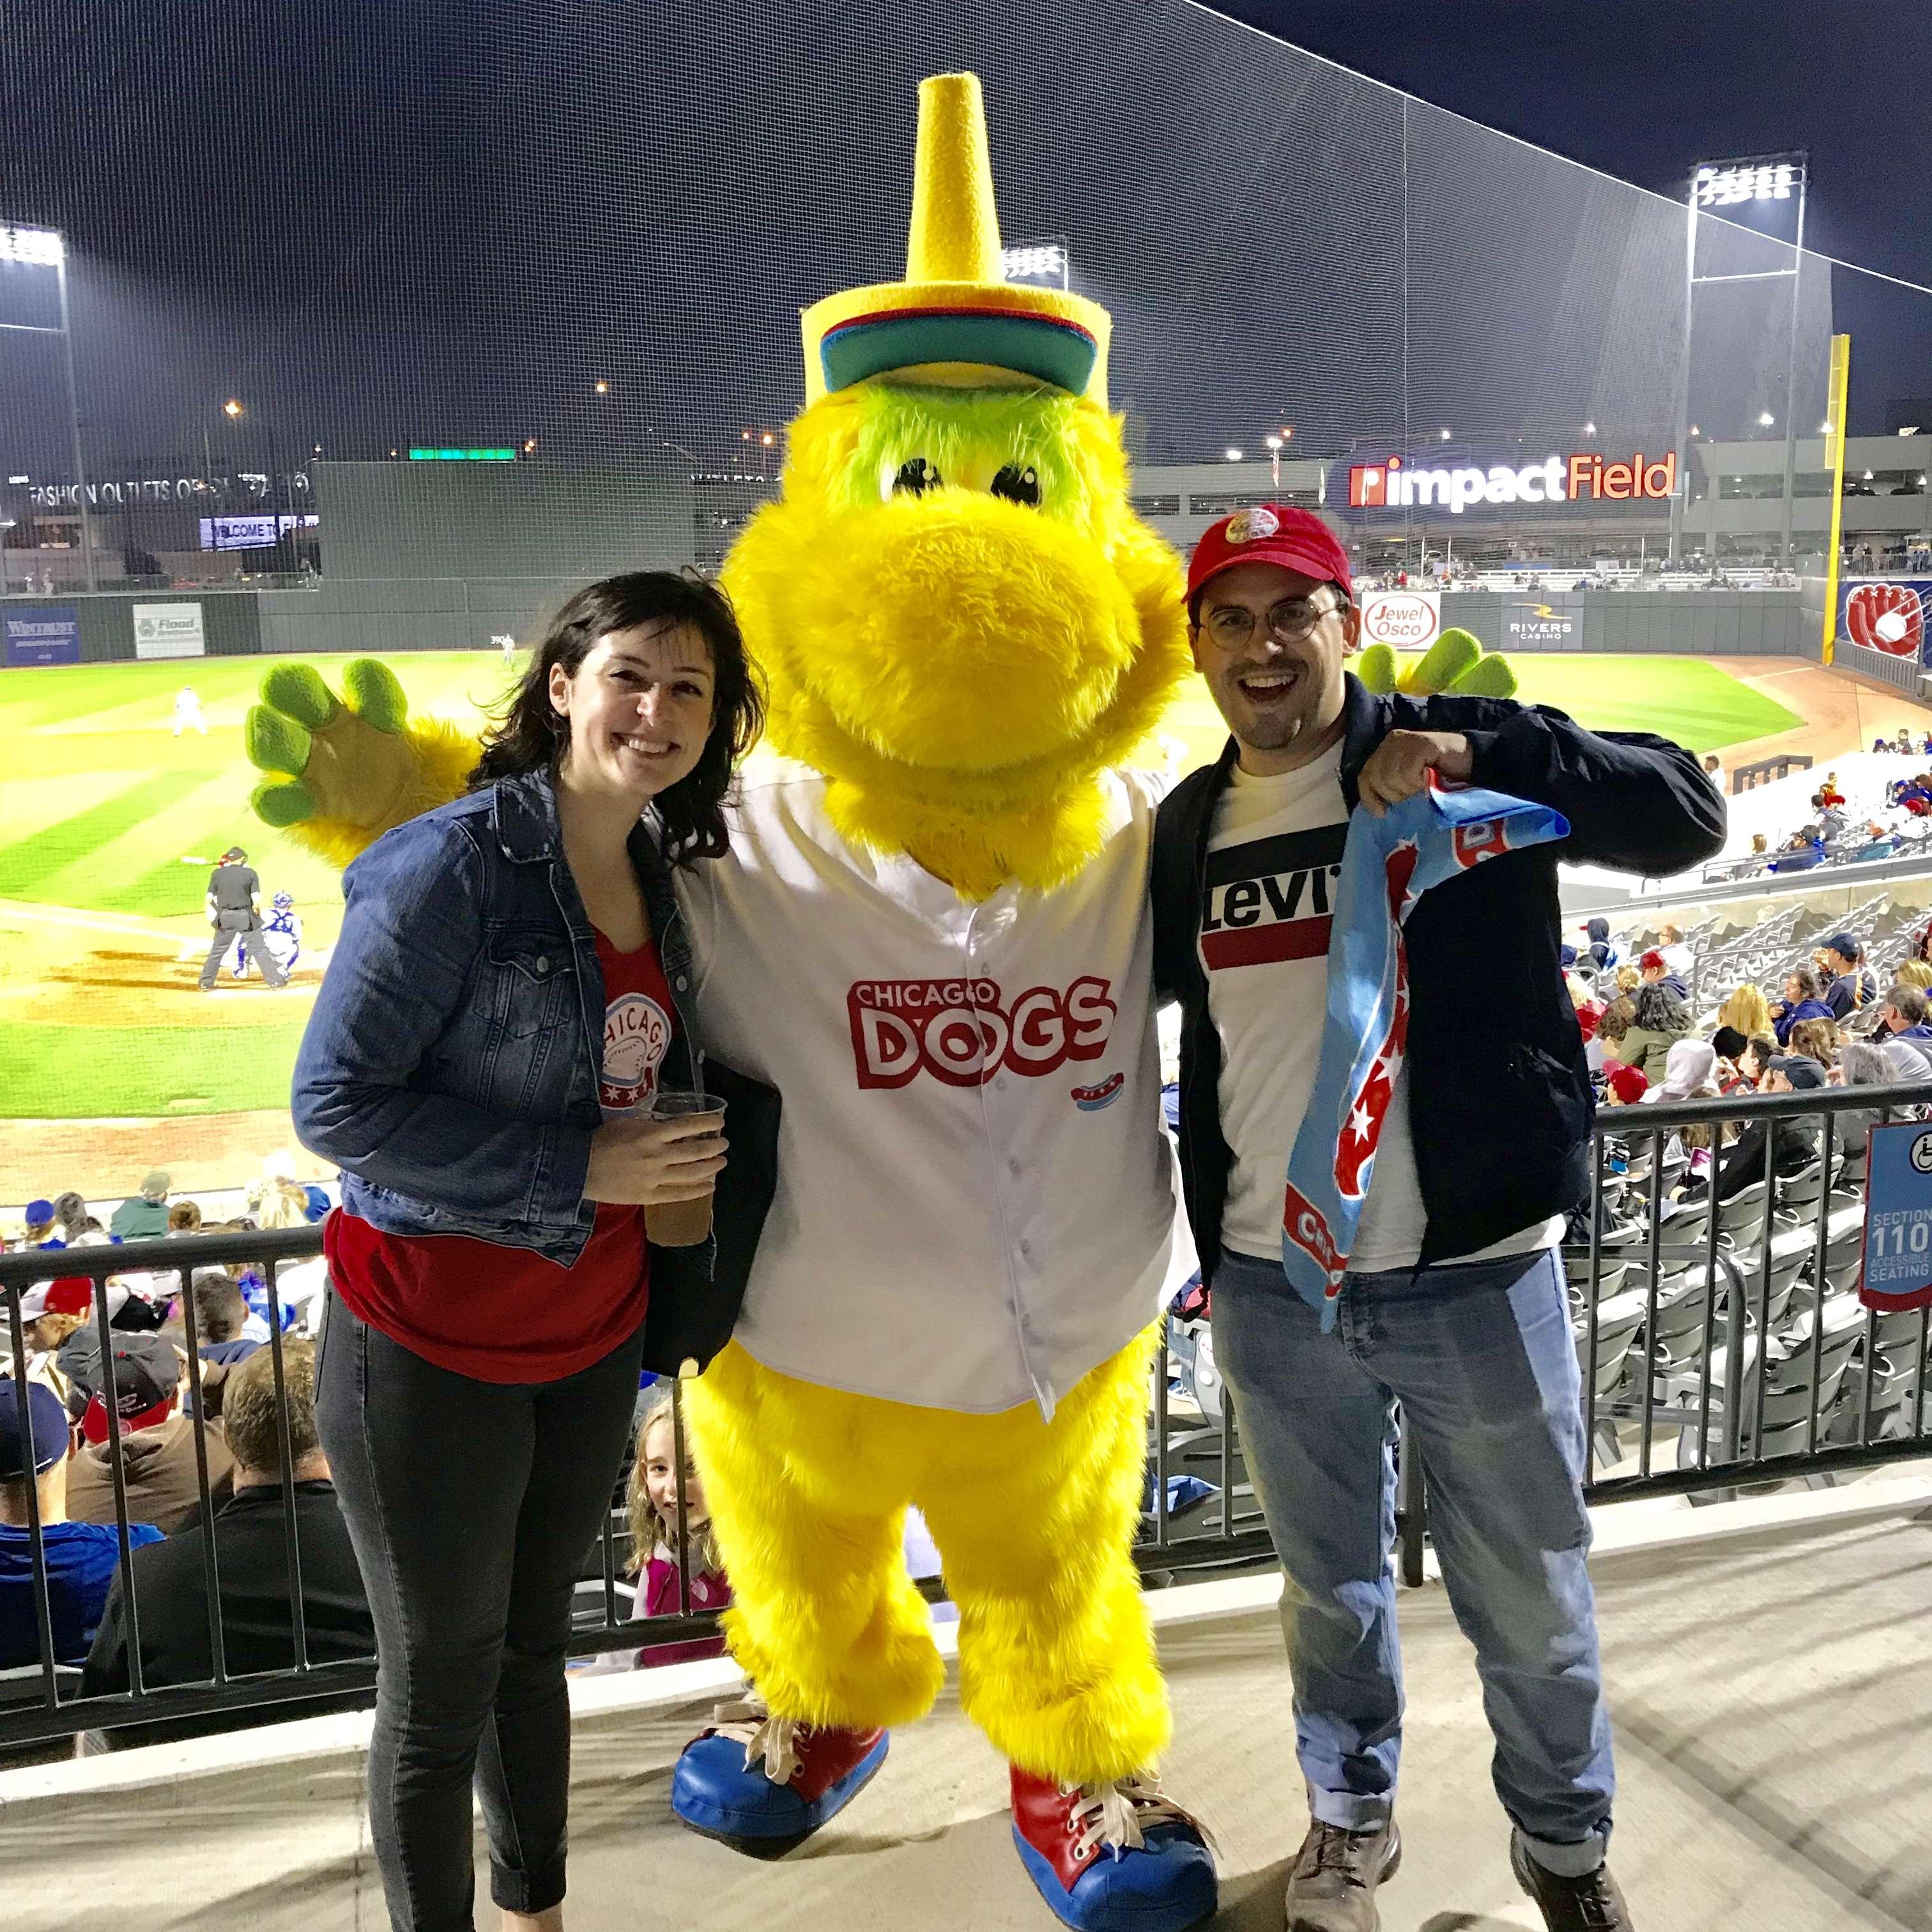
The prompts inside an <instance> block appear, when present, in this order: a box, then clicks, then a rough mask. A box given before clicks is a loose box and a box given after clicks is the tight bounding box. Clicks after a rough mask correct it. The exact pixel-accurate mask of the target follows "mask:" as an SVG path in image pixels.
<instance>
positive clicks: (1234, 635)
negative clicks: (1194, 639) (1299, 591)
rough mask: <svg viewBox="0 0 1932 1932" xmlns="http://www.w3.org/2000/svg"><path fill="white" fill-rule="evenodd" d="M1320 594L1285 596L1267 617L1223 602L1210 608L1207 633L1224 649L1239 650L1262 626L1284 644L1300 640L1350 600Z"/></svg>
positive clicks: (1269, 611) (1271, 608)
mask: <svg viewBox="0 0 1932 1932" xmlns="http://www.w3.org/2000/svg"><path fill="white" fill-rule="evenodd" d="M1320 598H1321V593H1320V592H1319V591H1318V592H1316V593H1315V594H1314V595H1312V596H1308V597H1284V598H1283V599H1282V600H1281V601H1280V603H1279V604H1271V605H1270V606H1269V607H1268V614H1267V616H1265V617H1258V616H1256V614H1255V613H1254V612H1253V611H1252V610H1246V609H1244V608H1243V607H1242V606H1241V605H1240V604H1222V605H1220V606H1219V607H1217V609H1215V610H1211V611H1209V612H1208V619H1207V628H1208V635H1209V636H1210V637H1212V638H1213V639H1214V641H1215V643H1217V644H1219V645H1220V646H1221V648H1222V649H1223V650H1229V651H1238V650H1239V649H1241V647H1242V646H1244V644H1247V643H1250V642H1251V641H1252V640H1253V637H1254V634H1255V631H1256V627H1257V626H1258V625H1259V626H1262V627H1264V628H1265V629H1266V630H1267V631H1268V634H1269V635H1270V636H1271V637H1279V638H1280V640H1281V641H1282V642H1283V643H1285V644H1298V643H1301V640H1302V639H1303V638H1304V637H1307V635H1308V634H1309V633H1310V631H1313V629H1314V628H1315V627H1316V625H1318V624H1319V623H1320V622H1321V621H1322V619H1323V618H1324V617H1325V616H1328V614H1329V613H1331V611H1335V610H1342V609H1343V608H1344V607H1345V606H1346V601H1347V600H1346V598H1344V599H1343V601H1342V602H1341V603H1326V602H1323V601H1320Z"/></svg>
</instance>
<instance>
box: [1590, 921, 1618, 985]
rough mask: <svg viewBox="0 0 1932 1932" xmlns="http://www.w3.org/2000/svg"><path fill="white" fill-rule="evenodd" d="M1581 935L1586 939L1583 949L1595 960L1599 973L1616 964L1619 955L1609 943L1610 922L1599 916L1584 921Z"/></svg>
mask: <svg viewBox="0 0 1932 1932" xmlns="http://www.w3.org/2000/svg"><path fill="white" fill-rule="evenodd" d="M1583 937H1584V938H1585V939H1586V941H1589V944H1587V945H1586V946H1585V947H1584V948H1583V950H1584V951H1585V952H1586V953H1588V954H1589V956H1590V958H1591V959H1592V960H1594V961H1595V962H1596V968H1597V971H1598V972H1599V973H1602V972H1605V971H1608V970H1609V969H1610V968H1612V967H1613V966H1615V965H1616V963H1617V961H1618V959H1619V958H1620V957H1621V956H1620V955H1619V953H1618V951H1617V949H1616V947H1614V946H1613V945H1612V944H1611V943H1610V921H1609V920H1608V919H1601V918H1599V919H1589V920H1587V921H1586V922H1585V924H1584V927H1583Z"/></svg>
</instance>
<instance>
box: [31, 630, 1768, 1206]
mask: <svg viewBox="0 0 1932 1932" xmlns="http://www.w3.org/2000/svg"><path fill="white" fill-rule="evenodd" d="M392 661H393V662H394V664H395V669H396V670H397V672H398V675H399V676H401V679H402V680H403V683H404V687H405V688H406V689H407V691H408V693H409V695H410V701H411V703H412V705H413V706H414V707H415V708H416V709H417V710H419V711H427V712H434V713H437V714H439V715H443V716H446V717H449V718H477V717H478V715H479V714H480V712H481V709H482V707H484V706H486V705H487V704H489V703H492V702H493V701H494V700H496V698H497V697H499V695H500V694H501V693H502V691H503V689H504V688H505V682H506V680H507V679H508V677H509V676H511V670H510V669H509V668H508V667H506V666H505V664H503V662H502V660H501V658H499V657H498V656H497V655H495V654H494V653H484V652H469V653H455V652H452V653H436V654H430V653H422V654H407V653H398V655H397V656H396V657H395V658H394V659H393V660H392ZM320 668H321V669H322V670H323V672H324V673H325V675H327V676H330V677H331V678H332V679H334V678H335V677H337V676H339V673H340V671H341V662H340V661H326V660H324V661H320ZM1517 670H1518V673H1519V675H1520V678H1521V679H1522V682H1523V695H1524V696H1525V697H1528V698H1530V699H1532V700H1535V701H1537V702H1540V703H1550V704H1554V705H1556V706H1559V707H1560V708H1561V709H1564V710H1565V711H1568V712H1571V714H1572V715H1574V716H1576V717H1577V718H1580V719H1581V720H1583V721H1584V722H1586V723H1588V724H1594V725H1596V726H1598V727H1602V728H1605V729H1619V728H1633V729H1643V730H1653V731H1659V732H1662V733H1665V734H1667V735H1668V736H1673V737H1675V738H1676V739H1679V741H1680V742H1683V743H1685V744H1687V745H1691V746H1692V747H1694V748H1696V749H1697V750H1699V751H1707V750H1718V749H1721V748H1724V747H1725V746H1727V745H1736V744H1739V743H1740V742H1744V741H1747V740H1757V739H1763V738H1766V737H1767V736H1771V735H1773V734H1776V733H1783V732H1786V731H1788V730H1793V728H1795V727H1798V726H1799V724H1801V723H1802V720H1801V719H1800V718H1799V717H1798V716H1797V715H1796V714H1794V713H1793V712H1792V711H1790V709H1787V708H1786V707H1785V706H1784V705H1781V704H1780V703H1778V702H1776V701H1775V700H1774V699H1772V697H1768V696H1766V695H1765V694H1763V693H1762V692H1760V691H1757V690H1754V689H1753V688H1751V686H1750V685H1748V684H1747V683H1745V682H1742V681H1740V679H1739V678H1738V677H1736V676H1732V675H1731V674H1730V673H1729V672H1727V670H1723V669H1721V668H1719V667H1718V666H1717V665H1716V664H1711V663H1707V662H1704V661H1697V660H1691V659H1682V658H1655V657H1630V658H1616V657H1587V658H1586V657H1568V656H1565V657H1556V656H1549V657H1537V656H1532V657H1526V658H1520V659H1518V660H1517ZM262 671H263V663H262V661H261V660H260V658H201V659H196V660H193V661H187V662H180V661H177V662H168V663H132V664H83V665H74V666H57V667H48V668H45V669H31V670H5V671H0V744H4V745H5V747H6V751H5V758H4V760H0V826H4V828H5V830H4V835H0V1202H6V1201H17V1200H18V1199H22V1198H23V1197H24V1196H26V1195H28V1194H30V1193H35V1192H39V1191H40V1190H43V1188H45V1187H47V1186H48V1185H49V1184H50V1181H51V1177H50V1176H49V1175H46V1174H45V1173H44V1172H43V1171H41V1169H40V1163H39V1162H38V1160H37V1159H36V1158H35V1157H34V1154H33V1152H32V1150H33V1148H34V1145H35V1142H36V1139H37V1136H36V1135H35V1133H34V1130H33V1128H32V1127H31V1126H30V1125H29V1124H34V1123H48V1124H52V1123H56V1122H59V1123H71V1124H80V1123H89V1124H99V1127H100V1130H101V1133H102V1134H104V1135H106V1136H107V1137H108V1138H110V1139H113V1140H115V1142H117V1143H118V1144H123V1145H124V1143H125V1140H126V1134H125V1131H124V1130H126V1129H127V1128H129V1127H131V1126H132V1125H133V1123H134V1122H136V1121H151V1122H154V1123H156V1124H157V1125H158V1124H160V1123H163V1122H168V1121H172V1122H174V1123H176V1124H177V1125H176V1127H175V1130H174V1133H173V1135H172V1140H173V1142H175V1144H177V1145H178V1144H179V1143H181V1142H183V1141H193V1142H195V1143H196V1144H197V1145H200V1146H202V1147H203V1148H205V1149H207V1150H209V1151H210V1157H211V1158H220V1149H221V1148H222V1146H223V1143H224V1142H225V1141H226V1139H228V1138H229V1136H228V1135H227V1134H226V1132H225V1130H224V1129H223V1125H222V1122H223V1120H224V1119H225V1118H226V1117H230V1116H242V1115H248V1116H250V1117H251V1118H252V1119H253V1120H254V1121H257V1123H259V1121H260V1118H262V1117H263V1116H270V1117H272V1116H274V1115H277V1114H278V1113H279V1112H281V1109H284V1106H285V1105H286V1102H287V1092H288V1082H289V1073H290V1067H291V1064H292V1063H293V1058H294V1055H295V1051H296V1043H297V1041H298V1040H299V1038H300V1037H301V1033H302V1024H303V1022H304V1020H305V1018H306V1016H307V1014H308V1008H309V1004H310V1001H311V998H312V997H313V995H314V989H315V987H316V986H317V983H319V981H320V977H321V971H322V968H323V965H325V964H326V958H327V949H328V947H329V944H330V943H331V942H332V941H333V939H334V938H335V932H336V929H337V926H338V919H339V906H340V895H339V891H338V880H337V877H336V875H335V874H334V873H333V872H332V871H331V870H330V869H329V868H328V867H326V866H325V865H323V864H322V863H320V862H319V861H317V860H316V859H312V858H311V857H309V856H308V854H306V853H304V852H303V851H302V850H300V849H299V847H296V845H295V844H293V843H292V842H291V841H290V840H288V839H287V838H284V836H282V835H281V834H279V833H276V832H271V831H269V829H266V827H265V826H262V825H260V824H259V823H257V822H256V821H255V820H254V818H253V817H252V816H251V814H250V812H249V811H248V793H249V792H250V790H251V787H252V785H253V783H254V773H253V772H252V771H251V769H250V767H249V766H248V763H247V761H246V760H245V757H243V754H242V719H243V718H244V716H245V714H246V712H247V711H248V706H249V705H250V704H251V703H252V702H253V701H254V696H255V690H256V686H257V683H258V682H259V680H260V676H261V674H262ZM184 685H191V686H192V687H193V690H194V691H195V692H196V694H198V696H199V699H200V700H201V710H202V718H203V720H204V721H205V727H206V728H205V733H202V732H200V731H198V730H196V729H195V728H193V726H192V725H190V726H188V727H186V728H185V729H184V730H182V732H181V734H180V735H178V736H177V735H176V734H175V697H176V694H177V693H178V692H179V691H181V688H182V687H183V686H184ZM1164 735H1165V736H1169V737H1171V738H1173V739H1178V740H1179V741H1180V742H1181V745H1183V746H1184V747H1185V756H1184V757H1182V758H1181V760H1180V761H1181V763H1182V766H1183V768H1186V766H1191V765H1193V764H1194V763H1199V762H1202V761H1204V760H1206V759H1208V758H1211V757H1213V756H1214V754H1215V753H1216V752H1217V751H1218V750H1219V748H1220V745H1221V742H1222V739H1223V734H1222V731H1221V728H1220V721H1219V720H1218V718H1217V717H1216V716H1215V714H1214V709H1213V706H1212V705H1211V703H1209V701H1208V697H1207V694H1206V692H1205V690H1204V689H1202V688H1201V687H1199V686H1198V685H1196V686H1194V687H1193V688H1190V691H1188V692H1187V694H1185V695H1184V697H1183V699H1182V700H1181V702H1180V703H1178V705H1177V706H1176V707H1175V711H1174V712H1173V713H1172V715H1170V717H1169V720H1168V722H1167V724H1166V730H1165V733H1164ZM230 844H241V845H242V846H244V847H246V848H247V850H248V855H249V861H250V863H251V864H252V865H254V868H255V869H256V870H257V872H258V873H259V874H260V877H261V881H262V890H263V903H264V909H265V910H266V907H267V902H268V900H269V896H270V895H272V894H273V893H275V892H279V891H286V892H290V894H292V895H293V897H294V899H295V902H296V913H297V914H298V915H299V917H300V919H301V920H302V926H303V934H302V953H301V956H300V958H299V960H298V961H297V962H296V966H295V968H294V971H293V975H292V978H291V987H292V990H290V991H289V992H270V991H269V990H268V989H266V987H265V986H263V984H262V983H261V982H260V980H259V979H257V978H254V977H250V978H248V980H244V981H241V982H234V981H231V980H229V978H228V977H227V976H226V974H225V973H224V974H223V978H222V980H221V981H220V985H219V986H218V988H217V991H215V992H213V993H211V994H203V993H202V992H199V991H198V990H197V988H196V973H197V971H198V969H199V965H200V963H201V961H202V956H203V955H204V954H205V951H206V949H207V944H208V928H207V925H206V922H205V916H204V914H203V912H202V893H203V892H204V890H205V887H206V885H207V880H208V870H209V868H210V867H211V865H212V864H213V862H214V860H215V859H216V858H217V856H219V854H220V853H221V852H222V850H223V849H224V848H225V847H227V846H229V845H230ZM190 1121H191V1122H192V1123H193V1124H192V1125H190V1124H189V1123H190ZM256 1131H257V1130H256V1129H255V1128H254V1127H251V1138H253V1137H254V1136H255V1134H256ZM60 1138H61V1139H62V1142H63V1144H64V1145H68V1146H69V1147H70V1148H72V1147H74V1146H76V1145H78V1146H80V1148H83V1149H84V1148H86V1145H88V1144H89V1142H88V1136H87V1135H86V1133H83V1134H82V1135H81V1136H80V1137H79V1139H78V1140H77V1139H76V1137H75V1136H74V1135H73V1134H71V1133H64V1134H62V1136H60ZM286 1139H287V1133H286V1128H285V1127H284V1130H283V1132H282V1133H281V1134H280V1135H278V1136H276V1139H275V1141H271V1142H269V1145H275V1144H276V1142H277V1141H280V1142H285V1141H286ZM118 1158H121V1157H117V1159H118ZM246 1165H247V1166H248V1169H249V1170H250V1171H252V1168H253V1165H254V1163H253V1161H252V1160H250V1161H249V1162H248V1163H246ZM63 1173H64V1176H65V1178H62V1180H61V1181H59V1183H58V1184H60V1185H68V1186H80V1187H87V1186H89V1181H86V1179H85V1178H80V1177H78V1176H75V1175H72V1173H71V1166H68V1164H67V1163H64V1164H63ZM103 1184H104V1185H114V1184H118V1178H117V1179H116V1180H115V1181H112V1182H109V1181H106V1180H104V1181H103Z"/></svg>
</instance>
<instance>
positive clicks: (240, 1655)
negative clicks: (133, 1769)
mask: <svg viewBox="0 0 1932 1932" xmlns="http://www.w3.org/2000/svg"><path fill="white" fill-rule="evenodd" d="M295 1505H296V1548H297V1550H298V1551H299V1554H300V1556H301V1558H302V1617H303V1626H304V1631H305V1635H306V1637H307V1640H308V1658H309V1661H310V1663H311V1664H332V1663H338V1662H343V1661H349V1660H352V1659H360V1658H374V1656H375V1655H376V1629H375V1625H374V1622H373V1620H372V1619H371V1616H370V1614H369V1601H368V1597H367V1595H365V1592H364V1590H363V1587H362V1571H360V1570H359V1569H358V1568H357V1567H356V1553H355V1551H354V1550H353V1549H352V1548H351V1547H350V1541H349V1529H348V1526H347V1524H346V1523H344V1521H343V1520H342V1511H341V1506H340V1505H339V1504H338V1502H337V1501H336V1497H335V1484H333V1483H330V1482H309V1483H298V1484H296V1486H295ZM205 1543H206V1538H205V1532H203V1530H202V1527H201V1525H200V1524H199V1523H198V1522H197V1523H193V1524H192V1525H190V1526H188V1527H187V1528H185V1529H182V1530H181V1532H179V1533H178V1534H177V1535H173V1536H171V1537H169V1538H167V1540H166V1541H165V1542H163V1543H154V1544H148V1545H147V1546H146V1547H145V1548H142V1549H140V1550H136V1551H135V1552H134V1553H133V1555H132V1556H131V1557H130V1559H129V1561H130V1562H132V1564H133V1567H134V1599H135V1603H136V1607H137V1609H138V1610H139V1615H140V1620H141V1681H142V1687H143V1688H145V1689H147V1690H157V1689H158V1688H160V1687H161V1686H162V1685H168V1684H202V1683H206V1682H208V1680H209V1679H211V1678H212V1677H213V1676H214V1655H213V1652H212V1651H211V1649H210V1647H209V1645H208V1590H207V1583H206V1576H205V1571H204V1568H203V1563H204V1552H205ZM214 1549H215V1556H216V1559H217V1564H218V1566H219V1568H220V1576H221V1633H222V1644H223V1652H224V1661H225V1662H226V1665H227V1667H228V1674H229V1676H230V1677H231V1678H232V1677H238V1676H242V1675H244V1674H245V1673H250V1672H254V1671H261V1670H293V1669H294V1667H295V1661H296V1649H295V1627H294V1621H293V1619H292V1618H291V1617H290V1614H289V1570H288V1549H287V1541H286V1540H285V1538H284V1531H283V1527H282V1487H281V1484H280V1483H272V1484H264V1485H260V1486H257V1487H251V1488H248V1489H245V1490H238V1491H237V1492H236V1494H235V1496H234V1497H233V1499H231V1500H230V1501H229V1502H227V1503H225V1504H224V1505H223V1506H222V1507H221V1508H220V1509H219V1510H218V1511H216V1512H215V1517H214ZM80 1688H81V1692H82V1694H83V1696H85V1697H94V1696H96V1695H99V1694H104V1693H107V1692H110V1691H127V1689H129V1688H130V1676H129V1671H128V1661H127V1578H126V1576H125V1574H124V1573H122V1574H117V1575H116V1576H115V1579H114V1582H113V1587H112V1588H111V1589H110V1590H109V1592H108V1594H107V1608H106V1609H105V1610H104V1611H103V1612H102V1613H101V1628H100V1629H99V1630H98V1631H97V1632H96V1633H95V1639H94V1648H93V1649H92V1650H91V1651H89V1653H88V1657H87V1663H86V1667H85V1668H84V1669H83V1671H82V1673H81V1686H80ZM316 1689H317V1702H315V1703H309V1702H308V1701H307V1700H305V1701H304V1702H303V1703H302V1705H300V1706H299V1707H296V1708H295V1709H292V1710H291V1711H290V1712H289V1713H288V1715H296V1716H301V1717H312V1716H314V1715H317V1714H318V1713H319V1712H322V1711H325V1710H338V1709H347V1708H350V1707H352V1706H356V1705H366V1704H369V1703H373V1702H374V1698H375V1692H374V1688H373V1685H362V1686H360V1687H358V1688H354V1689H351V1690H348V1691H341V1690H332V1687H331V1685H330V1683H329V1677H328V1676H327V1674H326V1673H325V1674H324V1676H323V1677H322V1678H321V1679H320V1681H319V1682H318V1683H317V1687H316ZM251 1721H253V1719H252V1718H249V1717H246V1716H243V1715H239V1714H237V1713H235V1712H229V1713H227V1714H226V1715H218V1716H215V1717H212V1718H183V1719H179V1720H175V1721H167V1722H158V1723H155V1724H133V1725H123V1726H121V1727H118V1728H117V1729H116V1730H113V1731H112V1732H110V1733H108V1734H107V1735H108V1741H109V1742H110V1744H112V1745H115V1746H116V1747H120V1746H127V1745H136V1744H160V1743H166V1742H171V1741H173V1740H175V1739H181V1738H186V1737H195V1736H202V1735H204V1734H205V1733H208V1732H211V1731H221V1730H233V1729H234V1728H235V1727H236V1725H237V1724H240V1723H245V1722H251Z"/></svg>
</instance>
